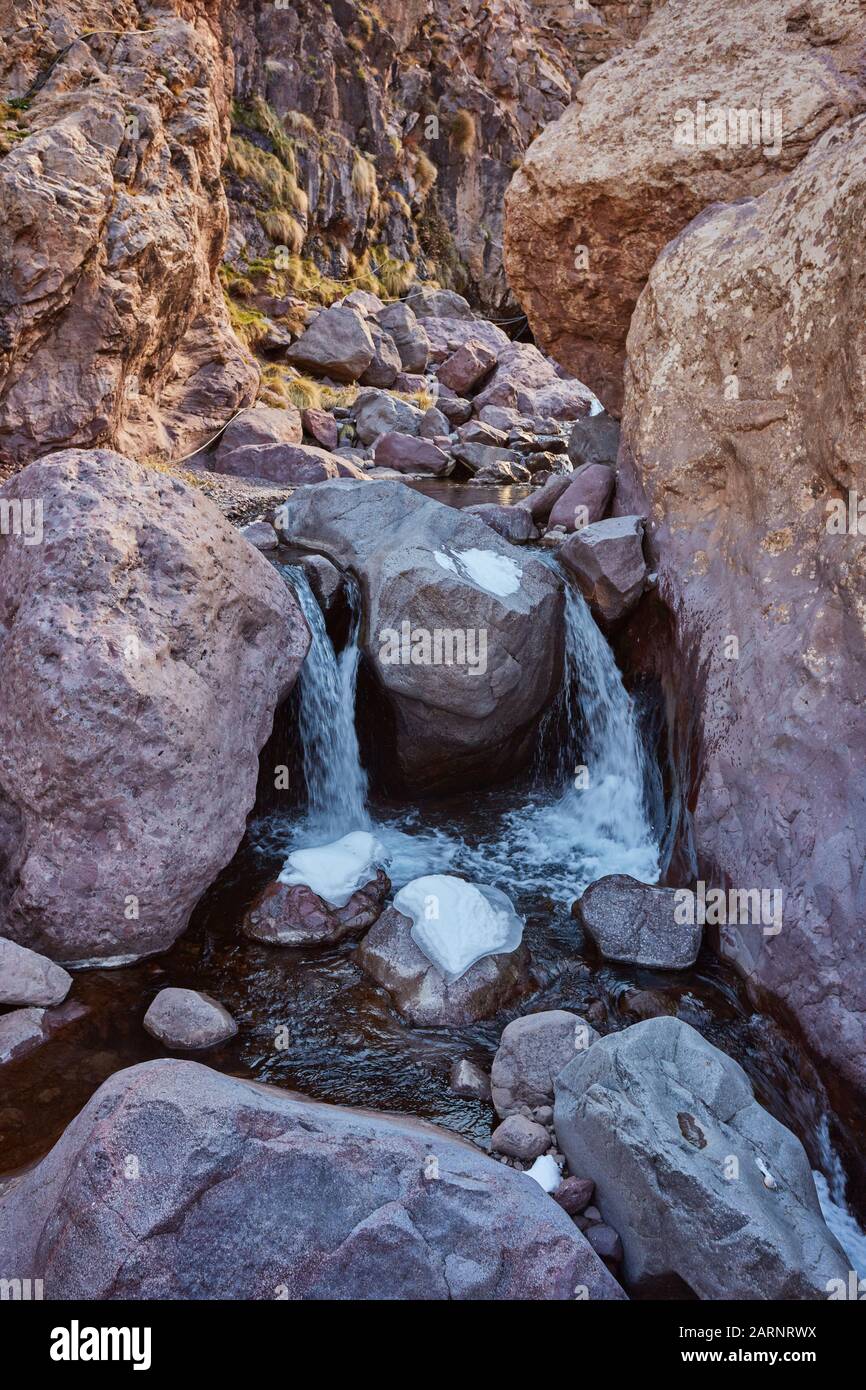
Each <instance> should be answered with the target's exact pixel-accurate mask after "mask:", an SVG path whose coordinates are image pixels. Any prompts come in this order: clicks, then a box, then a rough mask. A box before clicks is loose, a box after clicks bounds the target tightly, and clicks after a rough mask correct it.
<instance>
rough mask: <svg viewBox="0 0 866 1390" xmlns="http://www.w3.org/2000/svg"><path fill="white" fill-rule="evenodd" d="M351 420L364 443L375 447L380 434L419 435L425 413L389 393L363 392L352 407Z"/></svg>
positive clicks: (370, 390)
mask: <svg viewBox="0 0 866 1390" xmlns="http://www.w3.org/2000/svg"><path fill="white" fill-rule="evenodd" d="M352 419H353V420H354V422H355V429H356V430H357V432H358V439H359V440H360V441H361V443H362V444H372V443H373V442H374V441H375V440H376V439H378V438H379V436H380V435H381V434H390V433H391V432H392V431H397V432H399V433H400V434H418V433H419V431H420V429H421V421H422V420H423V419H424V411H423V410H419V409H418V407H417V406H415V405H412V404H411V403H410V402H409V401H403V400H401V399H400V397H399V396H392V395H390V394H389V393H388V392H387V391H374V390H373V389H372V388H371V389H369V390H367V391H362V392H361V393H360V395H359V396H358V397H357V399H356V400H355V402H354V404H353V406H352Z"/></svg>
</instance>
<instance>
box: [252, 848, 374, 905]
mask: <svg viewBox="0 0 866 1390" xmlns="http://www.w3.org/2000/svg"><path fill="white" fill-rule="evenodd" d="M386 863H387V852H386V850H385V847H384V845H383V844H382V843H381V842H380V841H379V840H377V839H376V837H375V835H371V834H370V832H369V831H367V830H352V831H350V833H349V834H348V835H344V836H343V837H342V839H339V840H333V841H332V842H331V843H330V844H328V845H318V846H316V847H315V848H313V849H296V850H294V851H293V852H292V853H291V854H290V855H289V857H288V859H287V860H286V862H285V864H284V865H283V870H282V873H281V874H280V876H279V880H278V881H279V882H280V883H286V884H294V883H302V884H304V885H305V886H306V887H307V888H311V889H312V891H313V892H314V893H316V894H318V896H319V897H320V898H324V900H325V902H326V903H330V905H331V907H345V906H346V903H347V902H348V901H349V899H350V898H351V896H352V894H353V893H355V892H357V890H358V889H359V888H363V886H364V884H365V883H369V882H370V881H371V879H374V878H375V877H376V871H377V869H379V868H381V867H384V865H385V864H386Z"/></svg>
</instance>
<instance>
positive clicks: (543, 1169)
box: [524, 1154, 562, 1192]
mask: <svg viewBox="0 0 866 1390" xmlns="http://www.w3.org/2000/svg"><path fill="white" fill-rule="evenodd" d="M524 1177H527V1178H533V1179H534V1180H535V1182H537V1183H538V1185H539V1187H543V1188H544V1190H545V1192H555V1191H556V1189H557V1188H558V1187H559V1184H560V1183H561V1182H562V1174H561V1173H560V1171H559V1168H558V1167H557V1163H556V1159H555V1158H551V1156H550V1154H542V1155H541V1158H537V1159H536V1160H535V1162H534V1163H533V1165H532V1167H531V1168H527V1169H526V1172H525V1173H524Z"/></svg>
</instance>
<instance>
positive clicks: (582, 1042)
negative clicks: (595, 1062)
mask: <svg viewBox="0 0 866 1390" xmlns="http://www.w3.org/2000/svg"><path fill="white" fill-rule="evenodd" d="M597 1038H598V1033H597V1032H596V1031H595V1029H594V1028H593V1027H591V1026H590V1025H589V1024H588V1023H587V1022H586V1020H585V1019H583V1018H581V1017H580V1016H579V1015H578V1014H573V1013H569V1012H568V1011H567V1010H565V1009H546V1010H543V1011H542V1012H540V1013H535V1014H526V1015H525V1016H524V1017H523V1018H516V1019H515V1020H514V1021H513V1023H509V1024H508V1026H507V1028H505V1029H504V1031H503V1033H502V1037H501V1039H500V1042H499V1047H498V1049H497V1052H496V1056H495V1057H494V1059H493V1067H492V1069H491V1073H490V1083H491V1088H492V1095H493V1104H494V1106H495V1107H496V1113H497V1114H498V1115H502V1116H503V1117H504V1116H507V1115H511V1114H514V1113H515V1112H517V1111H518V1110H521V1109H522V1108H523V1107H528V1108H529V1109H530V1110H533V1109H535V1108H536V1107H537V1106H540V1105H550V1104H552V1103H553V1089H554V1083H555V1081H556V1078H557V1076H558V1075H559V1073H560V1072H561V1071H562V1069H563V1068H564V1067H566V1066H567V1065H568V1063H569V1062H570V1061H572V1059H573V1058H574V1055H575V1053H576V1052H578V1051H583V1050H585V1049H586V1048H588V1047H591V1046H592V1044H593V1043H594V1042H595V1041H596V1040H597Z"/></svg>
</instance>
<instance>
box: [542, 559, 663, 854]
mask: <svg viewBox="0 0 866 1390" xmlns="http://www.w3.org/2000/svg"><path fill="white" fill-rule="evenodd" d="M563 705H564V713H565V720H566V725H567V731H568V732H567V737H566V739H565V740H564V741H563V743H562V745H561V748H560V754H559V760H558V775H559V779H560V786H563V785H564V787H565V790H564V798H563V799H564V801H565V802H566V803H567V806H568V808H569V809H573V810H574V813H575V814H576V815H577V816H578V817H579V818H580V821H581V824H582V827H583V831H584V834H585V837H586V839H587V842H588V845H589V846H595V848H596V850H597V851H598V853H599V855H600V856H602V858H605V857H608V856H611V857H612V858H613V859H614V860H615V859H616V858H617V857H618V854H619V850H620V848H621V849H622V850H624V851H625V853H626V855H627V856H628V857H629V859H631V856H632V855H633V854H634V853H635V851H637V852H638V853H639V854H640V855H641V857H643V858H645V860H646V864H647V866H649V867H651V876H652V878H653V879H654V878H655V877H656V876H657V873H658V864H657V859H656V856H657V847H656V844H655V841H654V837H653V834H652V831H651V828H650V823H649V816H648V811H647V805H646V798H647V783H648V778H647V765H646V754H645V751H644V746H643V741H642V739H641V735H640V730H639V729H638V724H637V716H636V712H635V706H634V701H633V700H632V699H631V697H630V695H629V694H628V692H627V691H626V689H625V686H624V685H623V683H622V677H621V676H620V673H619V668H618V667H617V664H616V661H615V660H614V656H613V652H612V651H611V649H610V646H609V645H608V643H607V641H606V640H605V638H604V635H603V633H602V632H601V631H600V629H599V627H598V625H597V624H596V622H595V620H594V618H593V616H592V614H591V612H590V610H589V607H588V605H587V603H586V601H585V599H584V597H583V595H582V594H581V592H580V590H579V589H578V588H577V586H576V585H574V584H571V583H566V587H565V670H564V676H563ZM579 755H580V758H581V761H578V757H579ZM569 784H570V785H569ZM572 793H575V795H572ZM606 872H616V870H610V869H608V870H606Z"/></svg>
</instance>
